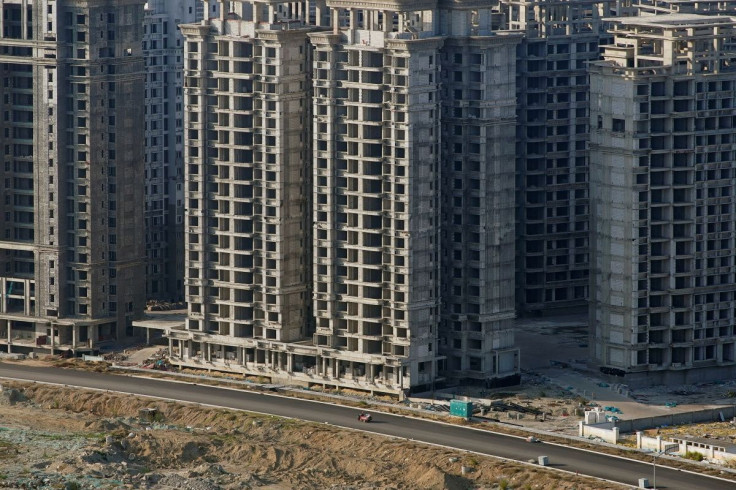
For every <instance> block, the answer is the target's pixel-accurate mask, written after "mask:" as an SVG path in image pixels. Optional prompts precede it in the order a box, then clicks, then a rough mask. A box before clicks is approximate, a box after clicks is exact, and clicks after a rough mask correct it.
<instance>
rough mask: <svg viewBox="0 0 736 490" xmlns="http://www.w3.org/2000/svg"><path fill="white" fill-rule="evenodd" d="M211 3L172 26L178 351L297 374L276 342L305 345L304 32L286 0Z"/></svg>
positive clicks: (295, 363)
mask: <svg viewBox="0 0 736 490" xmlns="http://www.w3.org/2000/svg"><path fill="white" fill-rule="evenodd" d="M220 4H221V5H220V12H221V13H220V15H219V16H218V17H216V18H209V17H208V16H205V19H204V20H203V21H202V23H200V24H189V25H182V26H181V30H182V33H183V34H184V36H185V38H186V44H185V50H184V53H185V54H184V77H185V78H184V85H185V86H184V104H185V117H184V129H185V164H186V169H185V180H186V183H185V186H186V187H185V192H186V196H185V198H186V217H185V236H186V240H185V243H186V272H185V277H186V287H187V293H186V299H187V303H188V320H187V325H186V330H187V332H183V336H184V337H183V339H185V340H184V341H183V342H181V344H182V345H181V348H180V355H181V357H182V359H186V360H190V361H192V360H193V361H198V360H200V359H201V360H202V361H204V362H211V361H216V360H218V359H222V360H223V361H224V362H227V363H232V364H233V366H234V367H235V368H238V367H240V369H242V370H243V371H250V372H253V373H259V372H261V371H263V372H266V371H268V372H271V371H273V372H277V373H278V372H281V373H290V372H292V371H293V370H295V369H298V370H299V371H301V370H302V369H303V366H302V362H301V358H300V357H299V356H297V355H292V354H289V355H288V356H287V355H286V354H287V352H286V351H285V347H286V346H287V345H289V343H291V342H297V341H301V340H304V339H306V338H307V336H308V328H309V325H310V315H309V310H310V305H311V298H310V293H309V284H310V277H309V267H308V264H309V261H310V256H309V250H310V242H309V240H310V224H311V219H310V209H309V182H310V178H311V176H310V175H309V172H310V166H309V160H310V156H311V155H310V151H309V148H310V141H309V125H310V123H311V121H310V120H309V118H308V110H307V108H308V106H309V97H308V96H309V91H310V81H309V70H310V66H309V57H308V52H309V43H308V38H307V33H308V32H309V31H310V30H311V29H310V28H309V27H308V26H307V24H306V23H305V22H304V21H303V20H300V15H301V13H298V12H296V11H295V10H294V9H293V8H292V5H291V4H289V3H286V2H284V3H273V2H271V3H266V2H258V1H253V2H251V1H244V2H220ZM302 13H303V12H302ZM174 338H178V337H176V336H175V337H174Z"/></svg>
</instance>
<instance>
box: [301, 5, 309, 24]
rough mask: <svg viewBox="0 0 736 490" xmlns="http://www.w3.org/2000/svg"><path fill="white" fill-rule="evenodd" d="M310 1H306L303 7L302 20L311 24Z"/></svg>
mask: <svg viewBox="0 0 736 490" xmlns="http://www.w3.org/2000/svg"><path fill="white" fill-rule="evenodd" d="M309 8H310V7H309V0H304V5H302V16H301V18H302V20H303V21H304V22H305V23H307V24H309Z"/></svg>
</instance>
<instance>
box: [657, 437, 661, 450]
mask: <svg viewBox="0 0 736 490" xmlns="http://www.w3.org/2000/svg"><path fill="white" fill-rule="evenodd" d="M657 451H662V436H657Z"/></svg>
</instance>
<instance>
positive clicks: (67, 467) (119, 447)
mask: <svg viewBox="0 0 736 490" xmlns="http://www.w3.org/2000/svg"><path fill="white" fill-rule="evenodd" d="M1 395H2V396H0V487H6V488H41V487H43V488H66V489H73V488H115V487H117V488H155V489H173V488H182V489H184V488H185V489H192V490H199V489H202V490H212V489H230V488H246V489H247V488H267V489H271V490H276V489H287V488H298V489H309V488H315V489H322V488H334V489H368V488H373V489H414V488H416V489H448V490H461V489H470V488H489V489H490V488H514V489H524V488H527V489H532V488H534V489H574V488H577V489H588V488H596V489H604V488H623V487H617V486H612V485H606V484H604V483H602V482H600V481H597V480H588V479H585V478H581V477H575V476H572V475H568V474H563V473H559V472H553V471H548V470H543V469H541V468H535V467H533V466H525V465H521V464H515V463H509V462H504V461H500V460H497V459H493V458H485V457H481V456H477V455H471V454H466V453H463V452H459V451H451V450H446V449H442V448H436V447H431V446H424V445H421V444H417V443H411V442H407V441H404V440H398V439H388V438H384V437H379V436H373V435H370V434H365V433H361V432H357V431H349V430H340V429H337V428H334V427H331V426H329V425H320V424H312V423H306V422H305V423H302V422H297V421H292V420H284V419H279V418H276V417H265V416H260V415H252V414H248V413H244V412H236V411H228V410H216V409H208V408H199V407H195V406H192V405H186V404H178V403H171V402H156V401H151V400H146V399H142V398H137V397H133V396H124V395H114V394H107V393H99V392H92V391H83V390H71V389H64V388H58V387H50V386H44V385H37V384H23V383H9V384H5V385H4V389H3V393H2V394H1ZM147 407H156V408H157V409H158V414H159V415H158V416H157V417H155V418H154V421H152V422H142V421H141V420H140V419H139V410H140V409H142V408H147ZM463 467H465V468H466V471H465V474H463V471H462V468H463Z"/></svg>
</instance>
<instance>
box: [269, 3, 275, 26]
mask: <svg viewBox="0 0 736 490" xmlns="http://www.w3.org/2000/svg"><path fill="white" fill-rule="evenodd" d="M275 14H276V10H275V9H274V8H273V5H269V6H268V23H269V24H273V22H274V20H275Z"/></svg>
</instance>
